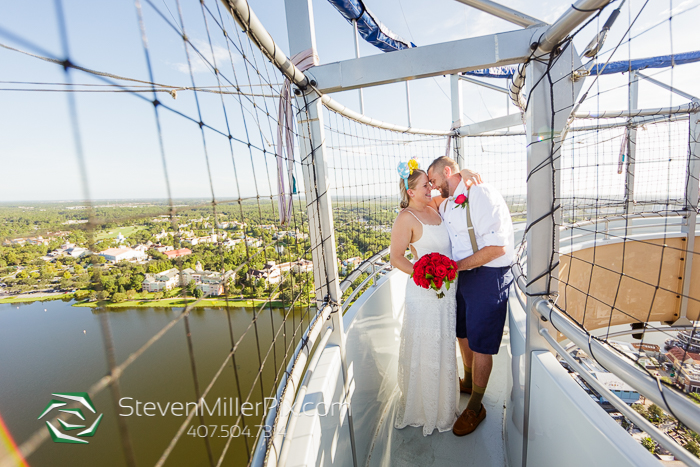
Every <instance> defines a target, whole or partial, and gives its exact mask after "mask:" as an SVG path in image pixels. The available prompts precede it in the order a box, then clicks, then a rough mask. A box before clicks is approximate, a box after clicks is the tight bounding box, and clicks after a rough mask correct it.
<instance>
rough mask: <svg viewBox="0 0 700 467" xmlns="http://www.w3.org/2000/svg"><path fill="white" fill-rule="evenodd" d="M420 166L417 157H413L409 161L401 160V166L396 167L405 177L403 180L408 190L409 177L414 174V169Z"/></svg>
mask: <svg viewBox="0 0 700 467" xmlns="http://www.w3.org/2000/svg"><path fill="white" fill-rule="evenodd" d="M419 168H420V166H419V165H418V161H417V160H415V159H411V160H409V161H408V162H401V163H400V164H399V166H398V167H397V168H396V169H397V170H398V172H399V177H401V178H403V182H404V184H405V185H406V189H407V190H408V177H410V176H411V175H413V171H414V170H416V169H419Z"/></svg>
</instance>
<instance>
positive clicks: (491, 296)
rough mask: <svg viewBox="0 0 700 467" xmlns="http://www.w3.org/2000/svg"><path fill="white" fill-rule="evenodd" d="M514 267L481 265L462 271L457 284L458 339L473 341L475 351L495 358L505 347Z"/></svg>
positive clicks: (470, 344) (470, 345)
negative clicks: (504, 331)
mask: <svg viewBox="0 0 700 467" xmlns="http://www.w3.org/2000/svg"><path fill="white" fill-rule="evenodd" d="M511 282H513V273H512V272H511V271H510V266H505V267H502V268H490V267H486V266H481V267H479V268H476V269H470V270H469V271H460V272H459V279H458V281H457V337H459V338H462V339H464V338H465V337H466V338H467V339H469V348H470V349H471V350H472V351H473V352H477V353H481V354H488V355H495V354H497V353H498V349H499V348H500V346H501V337H502V336H503V326H504V325H505V322H506V313H507V311H508V289H509V287H510V284H511Z"/></svg>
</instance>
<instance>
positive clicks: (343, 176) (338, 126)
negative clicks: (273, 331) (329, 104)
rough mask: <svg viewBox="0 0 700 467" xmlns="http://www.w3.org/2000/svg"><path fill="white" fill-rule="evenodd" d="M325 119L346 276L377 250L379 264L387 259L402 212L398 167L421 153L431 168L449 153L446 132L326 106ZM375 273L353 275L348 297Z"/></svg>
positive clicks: (343, 274) (423, 164)
mask: <svg viewBox="0 0 700 467" xmlns="http://www.w3.org/2000/svg"><path fill="white" fill-rule="evenodd" d="M324 121H325V130H326V133H325V135H326V140H325V142H326V145H325V147H326V159H327V165H328V169H329V181H330V194H331V198H332V200H333V216H334V219H333V220H334V230H335V238H336V245H337V256H338V261H339V268H340V270H339V277H340V279H341V280H345V279H346V278H348V276H349V275H350V274H352V273H353V271H355V270H357V268H358V267H360V266H361V265H362V266H363V268H364V266H366V264H365V265H363V262H365V261H366V260H369V259H371V258H372V257H373V256H375V255H380V258H379V261H378V262H375V264H377V265H378V266H382V265H383V264H384V263H388V258H389V254H388V248H389V244H390V240H391V227H392V225H393V223H394V219H395V218H396V214H397V213H398V211H399V207H398V205H399V181H400V179H399V178H398V175H397V171H396V169H397V166H398V165H399V163H400V162H406V161H408V160H409V159H411V158H416V160H418V161H419V163H420V166H421V167H422V168H423V169H424V170H425V169H427V167H428V165H430V163H431V162H432V161H433V159H435V158H436V157H438V156H440V155H441V154H444V153H445V149H446V144H447V137H444V136H431V135H415V134H408V133H400V132H396V131H390V130H385V129H381V128H377V127H373V126H369V125H366V124H363V123H359V122H356V121H354V120H351V119H349V118H347V117H345V116H343V115H340V114H338V113H336V112H333V111H330V110H327V109H326V110H325V111H324ZM363 271H364V269H363ZM372 272H373V271H372V269H368V270H367V272H363V273H362V274H355V275H353V277H352V282H351V283H350V285H348V288H346V289H344V296H345V297H347V296H349V295H350V294H351V293H352V292H353V291H354V289H356V288H357V287H358V286H359V285H360V284H362V282H363V281H364V280H365V279H366V278H367V277H368V276H369V274H371V273H372Z"/></svg>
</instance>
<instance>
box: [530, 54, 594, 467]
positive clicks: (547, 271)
mask: <svg viewBox="0 0 700 467" xmlns="http://www.w3.org/2000/svg"><path fill="white" fill-rule="evenodd" d="M541 58H542V60H533V61H531V62H530V64H529V67H528V72H527V77H526V80H527V89H530V90H531V91H530V96H529V102H530V103H529V105H528V107H527V113H526V115H525V118H526V135H527V172H528V180H527V229H528V230H527V310H526V312H527V323H526V328H527V332H526V339H525V390H524V410H523V427H522V428H523V451H522V465H523V466H527V465H528V458H527V457H528V456H527V448H528V441H529V439H530V437H533V436H535V433H534V432H533V431H532V430H530V427H529V420H530V394H531V391H532V387H533V386H532V384H533V383H532V380H531V362H532V359H533V357H534V356H535V355H536V354H539V353H542V352H548V351H549V347H548V345H547V342H546V341H545V339H544V338H543V337H542V336H541V335H540V333H539V331H540V327H541V326H540V320H539V318H538V316H537V314H536V313H534V306H535V304H536V302H537V301H539V300H541V299H542V298H547V297H549V296H552V295H556V293H557V291H558V272H559V253H558V252H559V226H560V225H561V209H560V207H559V203H560V184H561V171H560V165H561V162H560V161H561V157H560V156H561V136H562V131H563V130H564V128H565V126H566V122H567V119H568V118H569V115H570V112H571V109H573V107H574V104H575V102H576V97H577V95H578V93H579V91H580V90H581V86H582V83H581V82H578V83H576V82H574V81H572V80H571V79H570V75H571V72H572V70H575V69H577V68H578V67H579V66H580V65H581V61H580V60H579V58H578V53H576V51H575V49H574V48H573V45H571V46H569V48H568V49H565V50H564V51H562V52H561V56H560V57H557V58H556V59H553V60H552V64H551V67H550V68H549V69H548V63H547V62H548V60H547V59H548V58H549V57H548V56H544V57H541ZM547 73H548V74H549V76H546V74H547Z"/></svg>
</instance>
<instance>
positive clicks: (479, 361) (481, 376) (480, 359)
mask: <svg viewBox="0 0 700 467" xmlns="http://www.w3.org/2000/svg"><path fill="white" fill-rule="evenodd" d="M473 354H474V367H473V369H472V371H473V375H474V377H473V381H474V384H475V385H476V386H480V387H482V388H485V387H486V385H487V384H488V382H489V376H491V368H493V355H488V354H483V353H476V352H473ZM478 408H479V406H477V409H478Z"/></svg>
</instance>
